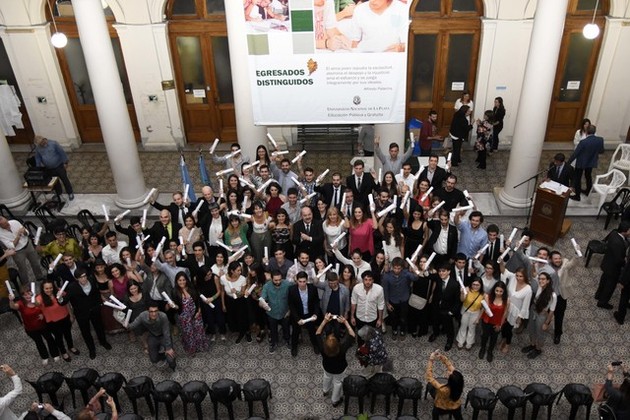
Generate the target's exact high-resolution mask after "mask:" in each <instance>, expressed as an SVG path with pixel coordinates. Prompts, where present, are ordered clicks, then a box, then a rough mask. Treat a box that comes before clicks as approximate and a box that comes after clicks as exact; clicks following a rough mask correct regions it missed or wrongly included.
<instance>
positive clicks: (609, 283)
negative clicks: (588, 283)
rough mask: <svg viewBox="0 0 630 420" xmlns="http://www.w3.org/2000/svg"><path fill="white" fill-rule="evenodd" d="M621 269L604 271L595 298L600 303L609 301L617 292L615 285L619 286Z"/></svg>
mask: <svg viewBox="0 0 630 420" xmlns="http://www.w3.org/2000/svg"><path fill="white" fill-rule="evenodd" d="M619 275H620V273H619V271H618V270H613V271H604V272H602V276H601V277H600V279H599V285H598V286H597V291H596V292H595V299H597V301H598V303H600V304H605V303H608V301H609V300H610V298H611V297H612V295H613V293H615V287H617V280H619Z"/></svg>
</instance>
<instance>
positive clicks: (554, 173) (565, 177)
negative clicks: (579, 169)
mask: <svg viewBox="0 0 630 420" xmlns="http://www.w3.org/2000/svg"><path fill="white" fill-rule="evenodd" d="M573 178H575V171H574V170H573V166H571V165H569V164H568V163H566V162H565V157H564V153H557V154H556V155H555V156H554V157H553V162H551V163H550V164H549V169H548V170H547V179H548V180H551V181H555V182H557V183H559V184H562V185H566V186H567V187H571V184H573Z"/></svg>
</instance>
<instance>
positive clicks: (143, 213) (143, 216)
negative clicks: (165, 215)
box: [142, 209, 147, 229]
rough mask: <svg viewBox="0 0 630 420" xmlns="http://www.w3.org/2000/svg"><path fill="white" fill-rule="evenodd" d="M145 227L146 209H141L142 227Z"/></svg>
mask: <svg viewBox="0 0 630 420" xmlns="http://www.w3.org/2000/svg"><path fill="white" fill-rule="evenodd" d="M146 227H147V209H144V210H142V229H145V228H146Z"/></svg>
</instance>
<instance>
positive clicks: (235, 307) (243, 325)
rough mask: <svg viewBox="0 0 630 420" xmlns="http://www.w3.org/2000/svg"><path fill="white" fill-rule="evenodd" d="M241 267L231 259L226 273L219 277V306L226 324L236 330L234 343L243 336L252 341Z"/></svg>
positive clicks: (245, 288) (245, 281) (245, 280)
mask: <svg viewBox="0 0 630 420" xmlns="http://www.w3.org/2000/svg"><path fill="white" fill-rule="evenodd" d="M242 273H243V268H242V267H241V264H240V263H239V262H238V261H232V262H231V263H230V264H229V265H228V271H227V274H225V275H224V276H223V277H221V286H223V293H222V294H221V306H222V309H223V312H224V313H225V314H226V318H227V324H228V327H229V328H230V331H232V332H238V338H237V339H236V343H237V344H238V343H240V342H241V341H242V340H243V337H246V339H247V342H248V343H249V342H251V341H252V336H251V334H250V333H249V316H248V311H247V299H246V298H245V296H244V295H245V292H246V291H247V279H245V277H243V274H242Z"/></svg>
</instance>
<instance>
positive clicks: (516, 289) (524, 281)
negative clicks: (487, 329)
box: [499, 262, 532, 353]
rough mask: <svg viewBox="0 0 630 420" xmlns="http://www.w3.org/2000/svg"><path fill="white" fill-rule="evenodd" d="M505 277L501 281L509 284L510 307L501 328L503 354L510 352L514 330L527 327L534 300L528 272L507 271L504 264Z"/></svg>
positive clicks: (502, 268) (502, 267) (519, 270)
mask: <svg viewBox="0 0 630 420" xmlns="http://www.w3.org/2000/svg"><path fill="white" fill-rule="evenodd" d="M501 270H502V271H503V273H502V274H503V275H502V278H501V280H503V281H504V282H505V283H506V284H507V291H508V297H509V298H510V306H509V309H508V315H507V320H506V322H504V323H503V327H502V328H501V338H502V340H501V345H500V346H499V348H500V349H501V352H503V353H507V352H508V351H510V344H511V343H512V335H513V330H514V328H515V327H516V328H521V327H524V326H525V325H527V321H528V319H529V304H530V302H531V300H532V286H530V285H529V278H528V277H527V271H526V270H525V269H524V268H519V269H518V270H516V272H515V273H511V272H510V271H508V270H506V269H505V265H504V264H503V262H502V263H501Z"/></svg>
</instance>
